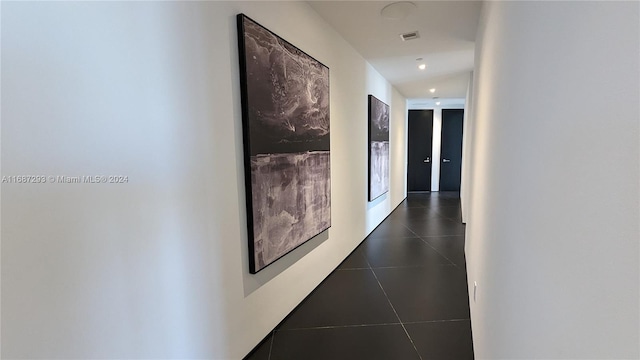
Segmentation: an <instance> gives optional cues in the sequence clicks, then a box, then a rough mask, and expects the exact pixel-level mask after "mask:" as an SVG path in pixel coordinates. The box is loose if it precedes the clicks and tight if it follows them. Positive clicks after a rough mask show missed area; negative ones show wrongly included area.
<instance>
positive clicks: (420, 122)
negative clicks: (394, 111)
mask: <svg viewBox="0 0 640 360" xmlns="http://www.w3.org/2000/svg"><path fill="white" fill-rule="evenodd" d="M408 131H409V134H408V137H409V139H408V140H409V144H408V147H409V149H408V151H407V152H408V154H407V157H408V161H407V190H408V191H430V190H431V161H432V160H431V142H432V137H433V110H409V130H408Z"/></svg>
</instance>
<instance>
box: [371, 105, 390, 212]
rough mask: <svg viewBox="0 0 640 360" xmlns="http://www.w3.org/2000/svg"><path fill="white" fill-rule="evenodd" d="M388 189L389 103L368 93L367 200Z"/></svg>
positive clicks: (373, 198)
mask: <svg viewBox="0 0 640 360" xmlns="http://www.w3.org/2000/svg"><path fill="white" fill-rule="evenodd" d="M388 191H389V105H387V104H385V103H383V102H382V101H380V100H378V99H376V98H375V97H374V96H373V95H369V201H373V200H375V199H376V198H378V197H380V196H381V195H382V194H384V193H386V192H388Z"/></svg>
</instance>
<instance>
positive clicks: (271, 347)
mask: <svg viewBox="0 0 640 360" xmlns="http://www.w3.org/2000/svg"><path fill="white" fill-rule="evenodd" d="M275 337H276V329H273V331H272V332H271V343H270V344H269V356H268V357H267V360H271V350H273V339H274V338H275Z"/></svg>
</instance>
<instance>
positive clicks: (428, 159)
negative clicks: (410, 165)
mask: <svg viewBox="0 0 640 360" xmlns="http://www.w3.org/2000/svg"><path fill="white" fill-rule="evenodd" d="M422 162H424V163H428V162H431V158H430V157H429V156H427V158H426V159H424V160H422Z"/></svg>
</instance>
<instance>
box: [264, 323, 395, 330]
mask: <svg viewBox="0 0 640 360" xmlns="http://www.w3.org/2000/svg"><path fill="white" fill-rule="evenodd" d="M400 324H401V323H399V322H394V323H379V324H352V325H326V326H311V327H303V328H294V329H280V330H277V331H280V332H281V331H297V330H325V329H345V328H357V327H373V326H390V325H400Z"/></svg>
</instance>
